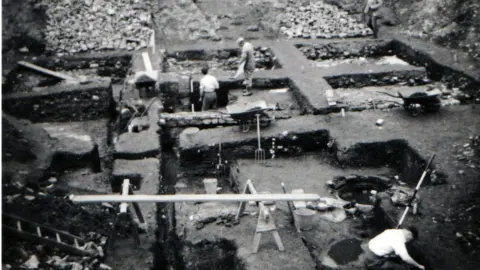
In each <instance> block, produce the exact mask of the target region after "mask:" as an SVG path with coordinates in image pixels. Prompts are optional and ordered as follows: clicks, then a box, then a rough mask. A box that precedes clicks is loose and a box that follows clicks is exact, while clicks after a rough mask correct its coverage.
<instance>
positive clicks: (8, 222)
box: [2, 213, 97, 256]
mask: <svg viewBox="0 0 480 270" xmlns="http://www.w3.org/2000/svg"><path fill="white" fill-rule="evenodd" d="M2 232H3V235H14V236H17V237H19V238H22V239H24V240H26V241H29V242H32V243H37V244H43V245H46V246H49V247H51V248H58V249H60V250H63V251H65V252H68V253H72V254H75V255H80V256H95V255H96V254H97V252H96V251H87V250H83V249H82V248H81V246H83V245H84V244H85V241H84V240H83V239H82V238H80V237H78V236H75V235H72V234H69V233H68V232H65V231H61V230H57V229H53V228H50V227H47V226H44V225H41V224H38V223H35V222H33V221H29V220H26V219H24V218H21V217H18V216H15V215H12V214H7V213H2Z"/></svg>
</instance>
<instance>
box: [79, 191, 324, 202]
mask: <svg viewBox="0 0 480 270" xmlns="http://www.w3.org/2000/svg"><path fill="white" fill-rule="evenodd" d="M70 200H71V201H72V202H74V203H102V202H110V203H130V202H138V203H158V202H245V201H247V202H248V201H318V200H320V196H319V195H318V194H311V193H305V194H274V193H272V194H177V195H129V196H122V195H70Z"/></svg>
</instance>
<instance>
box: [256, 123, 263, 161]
mask: <svg viewBox="0 0 480 270" xmlns="http://www.w3.org/2000/svg"><path fill="white" fill-rule="evenodd" d="M255 116H257V138H258V149H257V150H255V162H260V163H263V162H265V150H263V149H262V147H261V144H260V114H255Z"/></svg>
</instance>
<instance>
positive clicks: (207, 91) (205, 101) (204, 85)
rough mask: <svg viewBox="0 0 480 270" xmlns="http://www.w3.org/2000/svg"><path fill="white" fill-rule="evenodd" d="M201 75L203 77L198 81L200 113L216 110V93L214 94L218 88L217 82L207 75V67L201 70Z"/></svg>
mask: <svg viewBox="0 0 480 270" xmlns="http://www.w3.org/2000/svg"><path fill="white" fill-rule="evenodd" d="M202 74H203V75H204V76H203V77H202V79H200V100H199V101H200V102H202V111H207V110H210V109H215V108H217V93H216V92H215V91H216V90H217V89H219V88H220V86H219V85H218V81H217V79H216V78H215V77H213V76H212V75H210V74H208V67H203V68H202Z"/></svg>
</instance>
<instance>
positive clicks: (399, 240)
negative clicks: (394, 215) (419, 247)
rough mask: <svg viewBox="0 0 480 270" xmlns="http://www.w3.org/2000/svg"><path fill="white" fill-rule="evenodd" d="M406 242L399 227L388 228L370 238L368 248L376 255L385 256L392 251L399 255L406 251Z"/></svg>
mask: <svg viewBox="0 0 480 270" xmlns="http://www.w3.org/2000/svg"><path fill="white" fill-rule="evenodd" d="M406 242H407V240H406V239H405V235H404V234H403V232H402V230H401V229H400V230H396V229H389V230H385V231H384V232H382V233H381V234H379V235H377V236H375V238H373V239H372V240H370V241H369V242H368V248H369V249H370V250H371V251H372V252H373V253H375V254H376V255H378V256H385V255H388V254H390V253H392V252H395V254H397V255H399V256H400V255H401V254H404V253H405V252H407V248H406V247H405V243H406ZM407 254H408V252H407Z"/></svg>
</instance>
